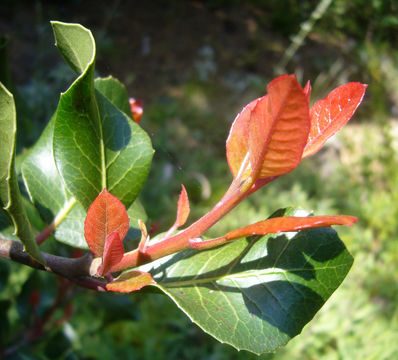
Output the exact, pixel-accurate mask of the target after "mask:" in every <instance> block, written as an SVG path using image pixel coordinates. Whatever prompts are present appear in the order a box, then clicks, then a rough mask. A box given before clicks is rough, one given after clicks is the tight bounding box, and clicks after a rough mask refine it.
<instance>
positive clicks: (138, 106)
mask: <svg viewBox="0 0 398 360" xmlns="http://www.w3.org/2000/svg"><path fill="white" fill-rule="evenodd" d="M129 103H130V109H131V115H133V120H134V122H135V123H137V124H139V123H140V121H141V117H142V114H143V113H144V106H143V104H142V101H141V100H136V99H134V98H130V99H129Z"/></svg>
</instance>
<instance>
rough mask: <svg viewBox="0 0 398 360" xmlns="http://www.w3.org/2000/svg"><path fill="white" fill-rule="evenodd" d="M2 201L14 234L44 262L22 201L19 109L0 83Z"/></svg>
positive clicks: (0, 184) (33, 254) (29, 252)
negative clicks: (17, 144) (17, 143)
mask: <svg viewBox="0 0 398 360" xmlns="http://www.w3.org/2000/svg"><path fill="white" fill-rule="evenodd" d="M0 109H1V113H0V140H1V147H0V203H1V209H2V211H3V212H4V213H5V215H6V216H7V217H8V219H9V220H10V221H11V222H12V224H13V225H14V234H15V235H16V236H17V237H18V238H19V239H20V240H21V241H22V243H23V244H24V247H25V250H26V252H27V253H28V254H29V255H30V256H32V257H33V258H34V259H35V260H37V261H39V262H40V263H44V259H43V257H42V256H41V253H40V250H39V247H38V246H37V244H36V241H35V239H34V235H33V231H32V228H31V225H30V222H29V220H28V217H27V215H26V212H25V208H24V206H23V204H22V196H21V193H20V191H19V187H18V182H17V178H16V173H15V166H14V158H15V136H16V131H17V126H16V111H15V103H14V98H13V96H12V94H11V93H10V92H9V91H8V90H7V89H6V88H5V87H4V85H3V84H1V83H0Z"/></svg>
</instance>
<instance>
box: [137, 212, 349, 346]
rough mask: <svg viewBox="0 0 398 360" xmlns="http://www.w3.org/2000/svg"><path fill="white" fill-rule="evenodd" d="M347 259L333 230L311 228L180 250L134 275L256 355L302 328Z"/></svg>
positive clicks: (220, 336) (345, 266) (221, 336)
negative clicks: (148, 278) (147, 276)
mask: <svg viewBox="0 0 398 360" xmlns="http://www.w3.org/2000/svg"><path fill="white" fill-rule="evenodd" d="M284 213H286V214H288V215H290V216H292V215H294V211H292V210H287V211H284ZM277 216H283V213H279V214H278V215H277ZM352 262H353V259H352V257H351V255H350V254H349V252H348V251H347V249H346V248H345V246H344V244H343V243H342V242H341V241H340V239H339V238H338V236H337V234H336V232H335V231H334V230H333V229H330V228H317V229H306V230H302V231H300V232H298V233H287V234H285V233H282V234H279V235H274V234H269V235H265V236H250V237H247V238H242V239H239V240H236V241H233V242H231V243H228V244H226V245H225V246H221V247H218V248H214V249H211V250H206V251H196V250H186V251H183V252H181V253H178V254H175V255H171V256H168V257H165V258H163V259H159V260H157V261H155V262H153V263H151V264H148V265H145V266H142V267H140V270H142V271H145V272H150V273H151V274H152V276H153V279H154V280H155V281H156V282H157V285H156V286H157V287H159V288H160V289H161V290H162V291H164V292H165V293H166V294H167V295H168V296H170V297H171V298H172V299H173V301H174V302H175V303H176V304H177V306H178V307H179V308H180V309H181V310H182V311H184V312H185V313H186V314H187V315H188V316H189V318H190V319H191V320H192V321H193V322H195V323H196V324H197V325H198V326H200V327H201V328H202V329H203V330H204V331H205V332H207V333H209V334H210V335H212V336H213V337H215V338H216V339H217V340H219V341H221V342H223V343H228V344H230V345H232V346H234V347H235V348H237V349H239V350H248V351H251V352H254V353H256V354H261V353H264V352H270V351H275V350H276V349H278V348H279V347H281V346H283V345H285V344H286V343H287V342H288V341H289V340H290V339H291V338H293V337H294V336H296V335H298V334H299V333H300V332H301V331H302V329H303V327H304V326H305V325H306V324H307V323H308V322H309V321H310V320H311V319H312V318H313V317H314V315H315V314H316V313H317V312H318V310H319V309H320V308H321V307H322V306H323V304H324V303H325V302H326V300H327V299H328V298H329V297H330V296H331V294H332V293H333V292H334V291H335V290H336V288H337V287H338V286H339V285H340V284H341V282H342V281H343V280H344V278H345V276H346V275H347V273H348V271H349V269H350V267H351V265H352Z"/></svg>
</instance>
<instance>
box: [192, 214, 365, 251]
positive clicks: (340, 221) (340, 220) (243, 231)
mask: <svg viewBox="0 0 398 360" xmlns="http://www.w3.org/2000/svg"><path fill="white" fill-rule="evenodd" d="M357 220H358V219H357V218H356V217H353V216H348V215H327V216H308V217H295V216H285V217H276V218H271V219H268V220H264V221H259V222H257V223H255V224H251V225H248V226H245V227H243V228H240V229H237V230H234V231H231V232H229V233H227V234H226V235H224V236H221V237H219V238H216V239H210V240H205V241H202V240H201V239H199V238H198V239H191V240H190V241H189V245H190V246H191V247H192V248H193V249H197V250H206V249H211V248H213V247H216V246H220V245H223V244H225V243H226V242H227V241H230V240H235V239H239V238H242V237H246V236H251V235H266V234H277V233H280V232H288V231H299V230H303V229H309V228H316V227H330V226H332V225H347V226H352V225H353V224H354V223H355V222H356V221H357Z"/></svg>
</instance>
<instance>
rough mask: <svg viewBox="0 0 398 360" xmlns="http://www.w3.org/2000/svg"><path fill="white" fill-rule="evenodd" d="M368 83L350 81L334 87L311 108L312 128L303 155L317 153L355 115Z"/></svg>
mask: <svg viewBox="0 0 398 360" xmlns="http://www.w3.org/2000/svg"><path fill="white" fill-rule="evenodd" d="M366 87H367V85H365V84H360V83H348V84H345V85H342V86H339V87H338V88H336V89H334V90H333V91H332V92H331V93H330V94H329V95H328V96H327V97H326V98H325V99H322V100H319V101H317V102H316V103H315V105H314V106H313V107H312V108H311V130H310V133H309V136H308V141H307V144H306V146H305V149H304V153H303V157H305V156H309V155H312V154H314V153H316V152H317V151H318V150H319V149H320V148H321V147H322V146H323V144H324V143H325V142H326V140H327V139H329V138H330V137H331V136H333V135H334V134H335V133H336V132H337V131H339V130H340V129H341V128H342V127H343V126H344V125H345V124H346V123H347V121H348V120H350V119H351V117H352V116H353V115H354V112H355V110H356V109H357V107H358V106H359V104H360V103H361V101H362V99H363V96H364V95H365V90H366Z"/></svg>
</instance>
